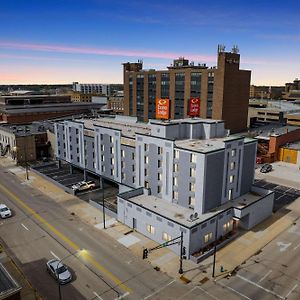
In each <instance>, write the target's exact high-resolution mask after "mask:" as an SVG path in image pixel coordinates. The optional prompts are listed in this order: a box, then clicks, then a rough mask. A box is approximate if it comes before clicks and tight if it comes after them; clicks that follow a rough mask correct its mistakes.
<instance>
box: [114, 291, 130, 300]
mask: <svg viewBox="0 0 300 300" xmlns="http://www.w3.org/2000/svg"><path fill="white" fill-rule="evenodd" d="M128 295H129V293H128V292H126V293H125V294H123V295H121V296H120V297H118V298H116V299H115V300H119V299H124V298H125V297H127V296H128Z"/></svg>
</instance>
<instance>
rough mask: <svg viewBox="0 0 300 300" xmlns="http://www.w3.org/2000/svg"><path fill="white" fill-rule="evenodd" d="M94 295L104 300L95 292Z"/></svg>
mask: <svg viewBox="0 0 300 300" xmlns="http://www.w3.org/2000/svg"><path fill="white" fill-rule="evenodd" d="M93 294H94V295H95V296H96V297H97V298H98V299H100V300H103V298H101V297H100V296H99V295H98V294H97V293H96V292H93Z"/></svg>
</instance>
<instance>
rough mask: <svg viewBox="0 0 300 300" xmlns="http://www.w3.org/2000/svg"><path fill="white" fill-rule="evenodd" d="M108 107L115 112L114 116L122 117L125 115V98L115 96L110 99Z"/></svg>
mask: <svg viewBox="0 0 300 300" xmlns="http://www.w3.org/2000/svg"><path fill="white" fill-rule="evenodd" d="M107 106H108V108H109V109H111V110H112V111H113V113H114V114H117V115H122V114H124V97H123V96H115V97H109V99H108V103H107Z"/></svg>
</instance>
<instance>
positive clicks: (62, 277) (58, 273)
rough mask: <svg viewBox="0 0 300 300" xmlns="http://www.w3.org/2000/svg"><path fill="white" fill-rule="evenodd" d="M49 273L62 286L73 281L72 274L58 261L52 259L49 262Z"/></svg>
mask: <svg viewBox="0 0 300 300" xmlns="http://www.w3.org/2000/svg"><path fill="white" fill-rule="evenodd" d="M47 271H48V273H50V274H51V275H52V276H53V277H54V278H55V279H56V280H58V281H59V283H60V284H65V283H68V282H70V281H71V280H72V274H71V272H70V271H69V270H68V268H67V267H66V266H65V265H64V264H63V263H62V262H61V261H59V260H58V259H51V260H49V261H48V262H47Z"/></svg>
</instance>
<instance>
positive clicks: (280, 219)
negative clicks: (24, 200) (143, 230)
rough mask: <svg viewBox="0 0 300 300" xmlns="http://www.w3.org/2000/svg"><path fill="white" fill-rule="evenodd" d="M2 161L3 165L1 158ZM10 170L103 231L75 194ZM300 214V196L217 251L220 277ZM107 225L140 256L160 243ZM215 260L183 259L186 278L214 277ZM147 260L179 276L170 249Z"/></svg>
mask: <svg viewBox="0 0 300 300" xmlns="http://www.w3.org/2000/svg"><path fill="white" fill-rule="evenodd" d="M0 164H2V163H1V160H0ZM9 171H10V172H12V173H14V174H16V175H17V176H18V177H19V178H20V180H22V181H23V182H24V183H23V184H28V185H30V186H32V187H33V188H35V189H38V190H40V191H41V192H43V193H44V194H46V195H48V196H49V197H50V198H52V199H53V200H54V201H56V202H57V203H59V204H60V205H61V206H62V207H64V208H65V209H66V210H68V211H69V212H70V213H75V214H76V215H77V216H80V218H81V219H82V220H83V221H84V222H86V223H88V224H90V225H92V226H94V227H96V228H98V229H99V230H102V231H104V229H103V218H102V211H100V210H98V209H96V208H94V207H93V206H91V205H90V204H88V203H86V202H84V201H82V200H80V199H79V198H77V197H75V196H73V195H70V194H67V193H66V192H64V191H63V190H61V189H60V188H58V187H56V186H55V185H54V184H52V183H51V182H48V181H47V180H46V179H43V178H42V177H40V176H38V175H37V174H33V173H31V172H30V180H29V181H26V179H25V171H24V170H23V169H22V168H21V167H16V166H11V167H10V168H9ZM299 216H300V198H298V199H297V200H296V201H294V202H293V203H292V204H290V205H289V206H288V207H286V208H284V209H282V210H279V211H278V212H277V213H276V214H274V215H273V216H272V217H271V218H269V219H267V220H266V221H264V222H263V223H261V224H259V225H257V226H256V227H255V228H253V229H252V230H251V231H245V232H241V234H240V236H239V237H238V238H236V239H235V240H234V241H232V242H231V243H230V244H228V245H227V246H226V247H224V248H222V249H220V250H219V251H218V252H217V256H216V275H217V277H218V276H222V275H225V274H227V273H228V272H231V271H233V270H234V269H235V268H236V267H238V266H239V265H241V264H242V263H243V262H244V261H246V260H247V259H249V258H250V257H251V256H253V255H255V254H256V253H257V252H259V251H260V250H261V249H262V248H263V247H264V246H265V245H267V244H268V243H269V242H270V241H272V240H273V239H274V238H275V237H277V236H278V235H279V234H280V233H281V232H283V231H284V230H286V229H287V228H289V226H291V225H292V224H293V222H294V221H295V220H296V219H297V218H298V217H299ZM106 224H107V227H108V228H107V229H105V233H106V234H108V235H109V236H110V237H112V238H114V239H115V240H117V241H118V242H119V243H121V244H123V245H124V246H125V247H127V248H128V249H130V250H131V251H132V252H133V253H134V254H135V255H137V256H138V257H142V251H143V248H151V247H154V246H156V245H157V243H155V242H153V241H152V240H150V239H148V238H147V237H145V236H143V235H141V234H139V233H138V232H132V229H131V228H129V227H127V226H125V225H123V224H121V223H119V222H117V221H116V220H115V219H112V218H111V217H109V216H108V215H106ZM212 259H213V258H212V256H211V257H209V258H207V259H206V260H204V261H202V262H201V263H200V264H199V265H197V264H195V263H193V262H191V261H183V270H184V274H183V276H184V279H185V280H186V281H191V282H193V283H195V284H199V283H203V282H205V280H207V278H211V273H212V263H213V261H212ZM147 260H148V262H149V263H151V264H152V266H153V267H158V268H159V269H160V270H161V271H162V272H166V273H167V274H168V275H170V276H171V277H174V278H180V275H179V274H178V269H179V257H178V256H177V255H176V254H174V253H173V252H172V251H170V250H169V249H167V248H162V249H160V250H158V251H154V252H152V253H151V254H150V255H149V256H148V259H147ZM221 266H223V267H224V269H225V271H226V272H224V273H220V267H221Z"/></svg>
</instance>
